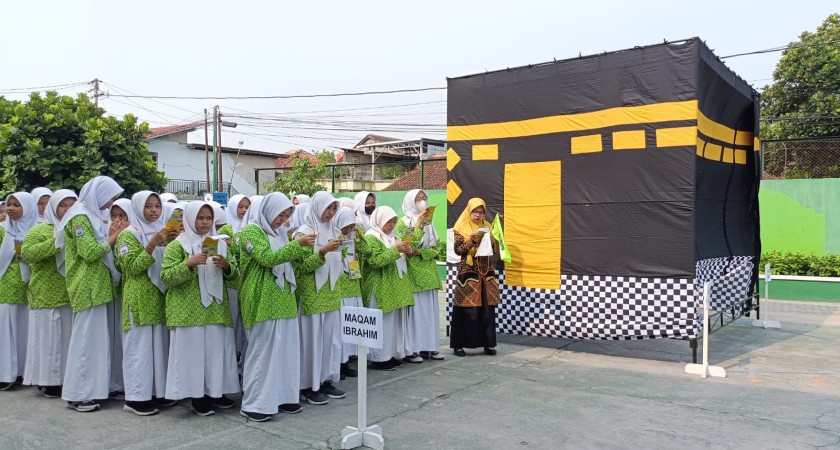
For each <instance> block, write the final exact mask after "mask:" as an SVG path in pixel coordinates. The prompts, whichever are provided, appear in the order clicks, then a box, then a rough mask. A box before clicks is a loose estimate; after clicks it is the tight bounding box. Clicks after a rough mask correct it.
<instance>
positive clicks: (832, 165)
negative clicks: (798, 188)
mask: <svg viewBox="0 0 840 450" xmlns="http://www.w3.org/2000/svg"><path fill="white" fill-rule="evenodd" d="M761 156H762V161H763V164H764V179H766V180H777V179H794V178H840V138H822V139H791V140H766V141H762V143H761Z"/></svg>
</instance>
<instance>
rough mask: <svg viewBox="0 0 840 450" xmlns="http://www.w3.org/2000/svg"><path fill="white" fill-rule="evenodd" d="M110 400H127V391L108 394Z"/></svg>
mask: <svg viewBox="0 0 840 450" xmlns="http://www.w3.org/2000/svg"><path fill="white" fill-rule="evenodd" d="M108 399H110V400H125V391H114V392H109V393H108Z"/></svg>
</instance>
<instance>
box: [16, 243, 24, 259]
mask: <svg viewBox="0 0 840 450" xmlns="http://www.w3.org/2000/svg"><path fill="white" fill-rule="evenodd" d="M22 250H23V241H15V257H17V259H18V260H20V258H21V257H20V255H21V252H22Z"/></svg>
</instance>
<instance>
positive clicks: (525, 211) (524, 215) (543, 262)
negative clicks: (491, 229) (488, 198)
mask: <svg viewBox="0 0 840 450" xmlns="http://www.w3.org/2000/svg"><path fill="white" fill-rule="evenodd" d="M561 174H562V167H561V162H560V161H549V162H539V163H518V164H507V165H505V194H504V195H505V212H504V217H505V242H506V243H507V245H508V248H510V250H511V259H512V261H511V263H510V264H506V265H505V283H506V284H509V285H513V286H527V287H530V288H543V289H560V269H561V268H560V262H561V254H560V251H561V239H560V238H561V231H562V230H561V224H562V221H561V215H562V211H561V204H560V200H561V192H560V187H561V182H560V177H561Z"/></svg>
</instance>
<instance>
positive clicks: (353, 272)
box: [347, 258, 362, 280]
mask: <svg viewBox="0 0 840 450" xmlns="http://www.w3.org/2000/svg"><path fill="white" fill-rule="evenodd" d="M347 269H348V270H347V275H348V276H349V277H350V279H351V280H358V279H359V278H362V269H361V267H360V266H359V260H358V259H355V258H353V259H351V260H350V261H348V262H347Z"/></svg>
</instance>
